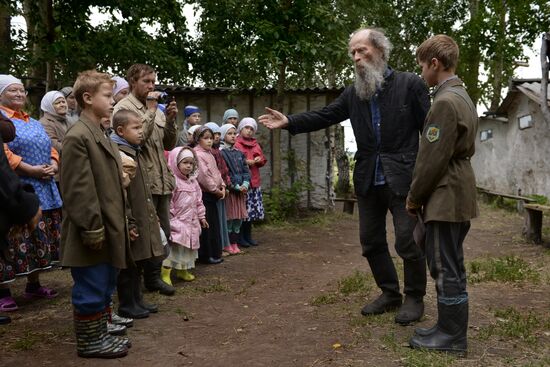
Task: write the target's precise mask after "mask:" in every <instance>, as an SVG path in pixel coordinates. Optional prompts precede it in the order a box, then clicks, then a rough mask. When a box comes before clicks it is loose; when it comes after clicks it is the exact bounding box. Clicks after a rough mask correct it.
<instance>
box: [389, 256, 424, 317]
mask: <svg viewBox="0 0 550 367" xmlns="http://www.w3.org/2000/svg"><path fill="white" fill-rule="evenodd" d="M403 273H404V283H405V287H404V290H403V291H404V293H405V301H404V302H403V305H402V306H401V308H400V309H399V311H398V312H397V314H396V315H395V322H396V323H398V324H401V325H409V324H411V323H413V322H416V321H418V320H420V319H421V318H422V316H423V315H424V301H423V298H424V295H425V294H426V281H427V275H426V258H425V257H421V258H419V259H418V260H403Z"/></svg>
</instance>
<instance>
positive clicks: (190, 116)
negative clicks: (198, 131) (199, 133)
mask: <svg viewBox="0 0 550 367" xmlns="http://www.w3.org/2000/svg"><path fill="white" fill-rule="evenodd" d="M183 116H184V117H185V120H184V121H183V128H182V129H181V133H180V136H179V138H178V143H177V146H178V147H183V146H186V145H188V144H189V143H191V142H192V141H193V139H189V138H188V136H187V134H188V131H189V129H190V128H191V127H193V126H197V125H199V124H200V123H201V110H200V108H198V107H197V106H191V105H189V106H185V108H184V109H183Z"/></svg>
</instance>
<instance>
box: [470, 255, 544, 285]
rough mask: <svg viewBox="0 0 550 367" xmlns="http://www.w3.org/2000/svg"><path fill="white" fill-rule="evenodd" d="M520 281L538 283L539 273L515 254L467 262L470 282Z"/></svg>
mask: <svg viewBox="0 0 550 367" xmlns="http://www.w3.org/2000/svg"><path fill="white" fill-rule="evenodd" d="M521 281H530V282H533V283H539V281H540V275H539V273H538V272H537V271H536V270H534V269H533V268H532V267H531V266H530V265H529V264H528V263H527V262H526V261H525V260H523V259H522V258H520V257H518V256H515V255H509V256H503V257H499V258H488V259H483V260H474V261H471V262H470V263H469V264H468V282H469V283H470V284H475V283H481V282H521Z"/></svg>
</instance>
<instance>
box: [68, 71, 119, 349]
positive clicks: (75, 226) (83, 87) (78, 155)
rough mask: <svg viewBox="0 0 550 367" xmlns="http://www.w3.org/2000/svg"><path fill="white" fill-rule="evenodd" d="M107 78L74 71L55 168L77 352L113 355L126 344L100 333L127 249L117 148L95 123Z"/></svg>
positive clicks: (104, 103)
mask: <svg viewBox="0 0 550 367" xmlns="http://www.w3.org/2000/svg"><path fill="white" fill-rule="evenodd" d="M112 83H113V81H112V80H111V78H110V77H109V76H108V75H107V74H103V73H98V72H96V71H94V70H90V71H85V72H82V73H80V74H79V76H78V78H77V80H76V82H75V85H74V88H73V91H74V94H75V98H76V100H77V102H78V105H79V106H80V107H81V109H82V113H81V114H80V118H79V120H78V121H77V122H76V123H75V124H74V125H73V126H72V128H71V129H70V130H69V131H68V132H67V135H65V139H64V141H63V157H62V162H63V164H62V166H61V179H60V184H61V191H62V194H63V209H64V215H63V224H62V230H61V263H62V265H63V266H67V267H70V268H71V275H72V277H73V281H74V285H73V290H72V303H73V306H74V324H75V333H76V341H77V352H78V355H79V356H80V357H94V358H117V357H123V356H125V355H126V354H127V353H128V346H129V341H128V339H126V338H117V337H114V336H111V335H109V334H108V333H107V319H108V318H109V315H110V308H109V306H110V303H111V295H112V293H113V291H114V289H115V286H116V280H117V272H118V269H123V268H126V266H127V256H128V249H129V237H128V224H127V218H126V203H125V198H124V192H123V188H122V163H121V161H120V156H119V151H118V148H117V146H116V144H115V143H113V142H112V141H111V140H110V139H109V138H108V137H107V136H106V134H105V130H104V129H103V128H102V126H101V120H102V118H105V117H110V115H111V113H112V111H113V107H112V104H113V98H112V94H113V85H112Z"/></svg>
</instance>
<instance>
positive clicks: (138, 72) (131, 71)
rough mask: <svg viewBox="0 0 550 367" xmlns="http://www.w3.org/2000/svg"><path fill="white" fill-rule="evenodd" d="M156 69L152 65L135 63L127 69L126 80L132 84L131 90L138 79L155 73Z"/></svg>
mask: <svg viewBox="0 0 550 367" xmlns="http://www.w3.org/2000/svg"><path fill="white" fill-rule="evenodd" d="M154 72H155V69H153V67H152V66H149V65H146V64H134V65H132V66H130V67H129V68H128V71H126V80H127V81H128V84H130V90H132V85H133V84H134V83H135V82H137V81H138V79H139V78H141V77H142V76H143V75H147V74H151V73H154Z"/></svg>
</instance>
